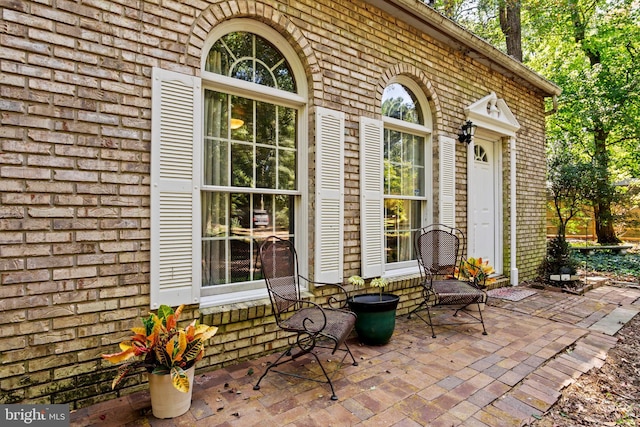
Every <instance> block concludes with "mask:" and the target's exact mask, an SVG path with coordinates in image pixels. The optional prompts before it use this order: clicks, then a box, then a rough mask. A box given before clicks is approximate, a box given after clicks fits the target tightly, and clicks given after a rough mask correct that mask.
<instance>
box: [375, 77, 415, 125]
mask: <svg viewBox="0 0 640 427" xmlns="http://www.w3.org/2000/svg"><path fill="white" fill-rule="evenodd" d="M382 115H384V116H387V117H393V118H394V119H398V120H403V121H405V122H409V123H416V124H421V125H422V124H424V118H423V114H422V111H421V109H420V104H419V103H418V100H417V98H416V96H415V95H414V94H413V92H411V91H410V90H409V89H407V88H406V87H405V86H403V85H401V84H399V83H393V84H390V85H389V86H387V87H386V88H385V90H384V93H383V94H382Z"/></svg>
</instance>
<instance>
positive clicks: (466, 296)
mask: <svg viewBox="0 0 640 427" xmlns="http://www.w3.org/2000/svg"><path fill="white" fill-rule="evenodd" d="M432 286H433V299H432V300H430V303H431V304H432V305H456V304H459V305H469V304H475V303H481V304H482V303H485V302H487V293H486V292H484V291H482V290H481V289H478V288H476V287H475V286H473V285H471V284H469V283H468V282H463V281H461V280H455V279H449V280H434V281H433V282H432Z"/></svg>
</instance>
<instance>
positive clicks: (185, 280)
mask: <svg viewBox="0 0 640 427" xmlns="http://www.w3.org/2000/svg"><path fill="white" fill-rule="evenodd" d="M200 87H201V85H200V79H199V78H197V77H194V76H188V75H184V74H179V73H176V72H173V71H168V70H163V69H160V68H154V69H153V73H152V118H151V309H157V308H158V307H159V306H160V305H161V304H166V305H170V306H177V305H180V304H194V303H198V302H199V299H200V276H201V274H202V272H201V266H200V260H201V256H200V253H201V247H200V236H199V227H200V220H199V218H200V196H199V188H198V185H197V184H196V183H197V182H199V181H198V180H199V170H200V166H199V164H197V162H196V164H194V159H198V158H200V156H199V155H198V154H197V153H199V147H200V144H199V140H200V131H199V129H200V128H199V126H200V121H201V120H200V115H201V107H200V105H201V93H200Z"/></svg>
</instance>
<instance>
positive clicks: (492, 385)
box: [71, 286, 640, 427]
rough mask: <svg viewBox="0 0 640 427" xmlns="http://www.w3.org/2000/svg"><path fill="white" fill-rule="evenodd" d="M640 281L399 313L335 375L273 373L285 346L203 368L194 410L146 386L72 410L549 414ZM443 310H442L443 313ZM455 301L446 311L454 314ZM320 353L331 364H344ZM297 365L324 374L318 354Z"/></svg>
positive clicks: (248, 417) (444, 419)
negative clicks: (153, 394) (152, 394)
mask: <svg viewBox="0 0 640 427" xmlns="http://www.w3.org/2000/svg"><path fill="white" fill-rule="evenodd" d="M639 304H640V290H638V289H629V288H619V287H612V286H602V287H599V288H597V289H594V290H592V291H589V292H587V293H586V294H585V295H582V296H580V295H572V294H565V293H560V292H552V291H546V290H537V293H536V294H535V295H532V296H530V297H527V298H525V299H523V300H521V301H517V302H512V301H506V300H499V299H493V300H490V302H489V304H488V305H487V307H486V309H485V311H484V316H485V323H486V325H487V331H488V333H489V334H488V335H486V336H485V335H482V333H481V332H482V329H481V326H480V325H460V326H454V327H451V326H447V327H444V326H443V327H438V328H437V329H436V334H437V338H435V339H434V338H431V334H430V330H428V326H426V325H425V324H424V323H423V322H422V321H421V320H420V319H418V318H413V319H407V317H406V316H402V317H399V318H398V319H397V323H396V330H395V332H394V335H393V337H392V339H391V342H390V343H389V344H387V345H384V346H379V347H373V346H363V345H360V344H359V343H358V341H357V339H356V338H355V337H354V338H352V339H350V341H349V345H350V346H351V349H352V351H353V352H354V355H355V357H356V358H357V359H358V362H359V365H358V366H352V365H350V364H346V365H344V366H342V368H340V369H334V370H335V376H334V386H335V388H336V394H337V395H338V398H339V399H338V400H337V401H331V400H330V399H329V397H330V395H331V393H330V389H329V386H328V385H327V384H321V383H316V382H313V381H308V380H303V379H298V378H292V377H288V376H283V375H279V374H277V373H269V374H268V375H267V376H266V377H265V379H264V380H263V381H262V383H261V388H260V390H258V391H255V390H253V385H254V384H255V382H256V381H257V379H258V376H259V375H261V373H262V372H263V371H264V368H265V365H266V364H267V362H269V361H273V360H275V358H276V357H277V355H271V356H267V357H262V358H259V359H256V360H252V361H248V362H243V363H240V364H237V365H235V366H230V367H228V368H225V369H219V370H216V371H212V372H207V373H202V374H197V375H196V379H195V385H194V392H193V399H192V405H191V408H190V410H189V411H188V412H187V413H186V414H184V415H182V416H181V417H178V418H175V419H169V420H159V419H157V418H154V417H153V415H152V414H151V409H150V401H149V395H148V393H147V392H139V393H135V394H132V395H129V396H126V397H122V398H119V399H116V400H111V401H108V402H104V403H100V404H96V405H93V406H90V407H87V408H82V409H79V410H77V411H74V412H73V413H72V416H71V425H72V426H147V425H151V426H243V427H244V426H254V425H255V426H258V425H259V426H261V427H268V426H277V427H281V426H304V427H309V426H398V427H399V426H426V425H428V426H447V427H450V426H458V425H462V426H491V427H497V426H520V425H526V424H527V423H529V422H530V421H531V420H533V419H534V417H535V416H536V415H539V414H542V413H543V412H545V411H546V410H547V409H548V408H550V407H551V405H553V404H554V403H555V401H556V400H557V399H558V398H559V397H560V395H561V392H562V389H563V388H564V387H566V386H568V385H569V384H571V383H572V382H574V381H575V380H576V379H577V378H578V377H579V376H580V375H581V374H582V373H585V372H587V371H588V370H590V369H591V368H594V367H600V366H602V364H603V363H604V360H605V358H606V355H607V352H608V351H609V350H610V349H611V348H612V347H613V346H614V345H615V343H616V338H615V337H613V336H610V335H608V334H606V333H603V332H600V331H598V330H592V329H589V327H591V326H592V325H594V324H595V323H596V322H598V321H599V320H600V319H602V318H604V317H605V316H607V315H608V314H609V313H611V312H612V311H613V310H614V309H615V308H617V307H630V308H631V309H634V310H640V305H639ZM440 312H442V311H440ZM448 315H449V314H448V313H447V312H446V310H445V311H444V312H443V314H439V316H448ZM334 359H335V357H334V356H331V355H330V354H327V355H323V359H321V360H326V361H327V365H328V366H329V368H330V369H332V368H337V367H338V362H337V361H336V360H334ZM291 368H292V369H302V370H305V369H306V370H310V371H316V370H317V368H318V366H317V364H315V363H314V362H313V359H312V358H308V359H304V360H301V361H300V363H299V364H298V366H291Z"/></svg>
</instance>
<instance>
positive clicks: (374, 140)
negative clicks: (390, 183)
mask: <svg viewBox="0 0 640 427" xmlns="http://www.w3.org/2000/svg"><path fill="white" fill-rule="evenodd" d="M382 138H383V125H382V122H381V121H379V120H374V119H370V118H367V117H361V118H360V253H361V273H360V274H361V275H362V277H365V278H368V277H377V276H382V274H383V273H384V230H383V188H382V186H383V173H384V166H383V152H382V148H383V144H382Z"/></svg>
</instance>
